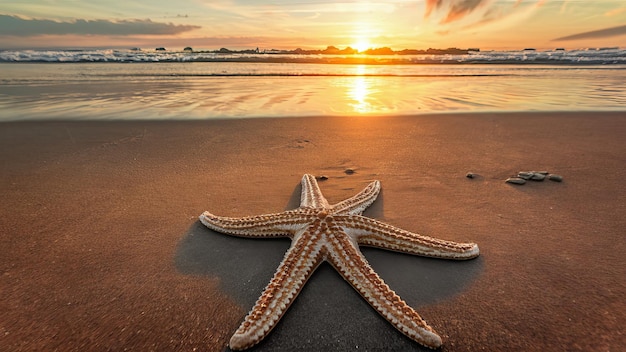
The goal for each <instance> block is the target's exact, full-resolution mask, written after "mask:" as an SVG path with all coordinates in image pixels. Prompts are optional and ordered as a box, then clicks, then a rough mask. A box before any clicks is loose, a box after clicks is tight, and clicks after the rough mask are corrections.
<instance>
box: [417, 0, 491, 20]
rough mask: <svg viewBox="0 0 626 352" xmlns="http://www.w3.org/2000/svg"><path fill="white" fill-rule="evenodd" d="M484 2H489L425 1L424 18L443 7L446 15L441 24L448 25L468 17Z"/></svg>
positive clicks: (480, 0)
mask: <svg viewBox="0 0 626 352" xmlns="http://www.w3.org/2000/svg"><path fill="white" fill-rule="evenodd" d="M486 2H489V0H426V12H425V17H429V16H430V15H431V14H432V12H433V11H435V10H437V11H438V10H440V9H442V8H444V7H445V10H446V11H447V13H446V15H445V16H444V18H443V20H442V21H441V23H444V24H445V23H450V22H454V21H458V20H460V19H462V18H463V17H465V16H467V15H469V14H470V13H471V12H473V11H474V10H475V9H476V8H478V7H479V6H480V5H482V4H484V3H486Z"/></svg>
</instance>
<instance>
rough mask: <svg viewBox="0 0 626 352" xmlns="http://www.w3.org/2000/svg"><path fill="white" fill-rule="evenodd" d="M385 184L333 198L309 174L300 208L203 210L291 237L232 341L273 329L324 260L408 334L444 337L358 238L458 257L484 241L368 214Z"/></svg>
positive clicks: (225, 221) (212, 221)
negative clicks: (456, 238)
mask: <svg viewBox="0 0 626 352" xmlns="http://www.w3.org/2000/svg"><path fill="white" fill-rule="evenodd" d="M379 192H380V182H379V181H374V182H372V183H370V184H369V185H368V186H367V187H366V188H365V189H364V190H362V191H361V192H360V193H358V194H357V195H355V196H354V197H352V198H349V199H346V200H344V201H342V202H339V203H337V204H334V205H330V204H329V203H328V201H327V200H326V198H324V196H323V195H322V192H321V190H320V188H319V186H318V184H317V181H316V180H315V177H314V176H312V175H308V174H307V175H304V177H303V178H302V197H301V200H300V207H299V208H297V209H294V210H288V211H284V212H281V213H275V214H267V215H259V216H249V217H242V218H229V217H221V216H215V215H213V214H211V213H209V212H204V213H203V214H202V215H201V216H200V221H201V222H202V223H203V224H204V225H205V226H207V227H208V228H210V229H212V230H215V231H218V232H222V233H226V234H229V235H235V236H242V237H289V238H291V239H292V243H291V247H290V248H289V250H287V253H285V257H284V258H283V260H282V262H281V263H280V265H279V266H278V269H277V270H276V273H275V274H274V277H273V278H272V280H271V281H270V283H269V284H268V285H267V287H266V288H265V290H264V291H263V293H262V294H261V297H259V299H258V300H257V302H256V304H255V306H254V308H252V310H251V311H250V313H249V314H248V315H247V316H246V318H245V320H244V321H243V323H242V324H241V326H240V327H239V328H238V329H237V331H236V332H235V334H234V335H233V336H232V338H231V340H230V347H231V348H232V349H234V350H241V349H246V348H249V347H252V346H254V345H255V344H257V343H259V342H260V341H261V340H262V339H263V338H264V337H265V336H267V334H268V333H269V332H270V331H271V330H272V329H273V328H274V327H275V326H276V324H277V323H278V321H279V320H280V318H281V317H282V316H283V314H285V311H286V310H287V309H288V308H289V306H290V305H291V303H292V302H293V301H294V300H295V298H296V296H297V295H298V293H299V292H300V290H301V289H302V287H303V286H304V283H305V282H306V281H307V280H308V279H309V277H310V276H311V274H312V273H313V271H315V269H316V268H317V267H318V266H319V265H320V264H321V263H322V262H323V261H327V262H329V263H330V264H331V265H332V266H333V267H334V268H335V269H337V271H338V272H339V273H340V274H341V275H342V276H343V278H344V279H345V280H346V281H348V282H349V283H350V284H351V285H352V286H353V287H354V288H355V289H356V290H357V291H358V292H359V293H360V294H361V296H363V298H365V300H367V302H369V304H370V305H371V306H372V307H373V308H374V309H375V310H376V311H378V313H380V315H382V316H383V317H385V319H387V320H388V321H389V322H390V323H391V324H392V325H393V326H395V327H396V328H397V329H398V330H400V331H401V332H402V333H403V334H405V335H406V336H408V337H409V338H411V339H413V340H414V341H416V342H418V343H420V344H422V345H424V346H426V347H430V348H438V347H440V346H441V344H442V341H441V337H439V335H437V333H436V332H435V331H434V330H433V329H432V328H431V327H430V326H428V324H426V322H425V321H424V320H423V319H422V318H421V317H420V315H419V314H418V313H417V312H416V311H415V310H413V308H411V307H410V306H408V305H407V304H406V303H405V302H404V301H403V300H402V299H401V298H400V297H399V296H398V295H396V293H395V292H394V291H393V290H391V288H389V286H387V284H385V282H384V281H383V280H382V279H381V278H380V277H379V276H378V275H377V274H376V273H375V272H374V270H373V269H372V267H371V266H370V265H369V264H368V262H367V260H366V259H365V257H363V255H362V254H361V251H360V250H359V245H364V246H371V247H378V248H383V249H389V250H394V251H399V252H405V253H410V254H415V255H421V256H427V257H436V258H444V259H456V260H464V259H471V258H475V257H477V256H478V254H479V250H478V246H477V245H476V244H475V243H456V242H450V241H444V240H439V239H435V238H431V237H427V236H422V235H418V234H415V233H412V232H408V231H405V230H402V229H399V228H396V227H393V226H391V225H387V224H385V223H382V222H380V221H376V220H374V219H371V218H367V217H364V216H362V215H361V214H362V213H363V211H364V210H365V209H366V208H367V207H369V206H370V205H371V204H372V203H373V202H374V200H376V197H377V196H378V193H379Z"/></svg>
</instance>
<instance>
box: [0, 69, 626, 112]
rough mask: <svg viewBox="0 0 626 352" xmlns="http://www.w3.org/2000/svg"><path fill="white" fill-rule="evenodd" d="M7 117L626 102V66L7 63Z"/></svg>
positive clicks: (609, 106)
mask: <svg viewBox="0 0 626 352" xmlns="http://www.w3.org/2000/svg"><path fill="white" fill-rule="evenodd" d="M0 72H2V75H1V77H0V120H2V121H8V120H30V119H131V120H137V119H207V118H242V117H244V118H245V117H287V116H313V115H339V116H341V115H357V114H373V115H387V114H393V115H396V114H419V113H438V112H475V111H581V110H583V111H585V110H586V111H606V110H624V109H626V85H624V82H626V65H606V66H593V65H587V66H567V65H496V64H491V65H490V64H481V65H473V64H463V65H334V64H332V65H331V64H298V63H232V62H230V63H229V62H194V63H184V62H183V63H181V62H174V63H2V64H0Z"/></svg>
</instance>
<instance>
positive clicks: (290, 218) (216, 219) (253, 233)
mask: <svg viewBox="0 0 626 352" xmlns="http://www.w3.org/2000/svg"><path fill="white" fill-rule="evenodd" d="M200 222H202V224H204V226H206V227H208V228H210V229H211V230H214V231H217V232H221V233H226V234H229V235H234V236H241V237H290V236H291V235H292V234H293V233H294V232H295V231H296V230H297V229H298V228H299V227H302V226H304V224H306V223H307V222H308V221H307V213H306V212H304V211H298V210H293V211H285V212H282V213H276V214H266V215H258V216H247V217H242V218H230V217H224V216H217V215H213V214H211V213H209V212H208V211H205V212H204V213H202V215H200Z"/></svg>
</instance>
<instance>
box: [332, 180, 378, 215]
mask: <svg viewBox="0 0 626 352" xmlns="http://www.w3.org/2000/svg"><path fill="white" fill-rule="evenodd" d="M378 193H380V182H379V181H374V182H372V183H370V184H369V185H367V187H365V188H364V189H363V190H362V191H361V192H359V193H358V194H357V195H355V196H354V197H351V198H348V199H346V200H344V201H342V202H339V203H337V204H335V205H333V206H332V207H331V209H332V212H333V214H341V215H348V214H353V215H361V214H363V211H364V210H365V209H367V207H369V206H370V205H372V203H374V201H375V200H376V197H378Z"/></svg>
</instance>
